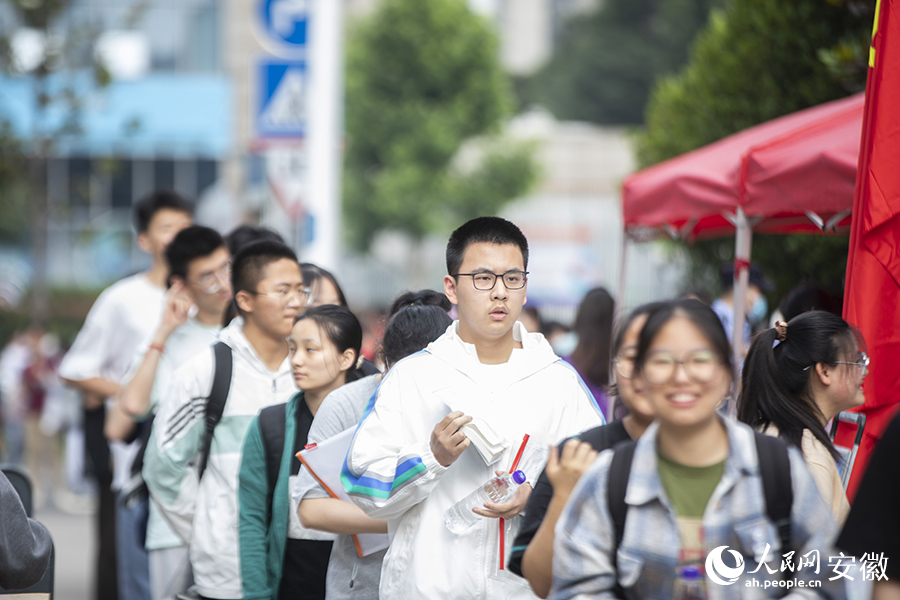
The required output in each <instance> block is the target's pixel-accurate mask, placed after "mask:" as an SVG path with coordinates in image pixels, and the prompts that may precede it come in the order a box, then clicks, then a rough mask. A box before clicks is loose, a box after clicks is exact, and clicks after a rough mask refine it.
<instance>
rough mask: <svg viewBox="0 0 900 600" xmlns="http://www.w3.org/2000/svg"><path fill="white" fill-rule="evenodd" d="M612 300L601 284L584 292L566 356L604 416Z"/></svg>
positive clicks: (606, 401)
mask: <svg viewBox="0 0 900 600" xmlns="http://www.w3.org/2000/svg"><path fill="white" fill-rule="evenodd" d="M614 312H615V300H613V297H612V296H611V295H610V294H609V292H607V291H606V290H605V289H603V288H594V289H592V290H591V291H589V292H588V293H587V294H585V296H584V298H583V299H582V300H581V304H579V306H578V312H577V313H576V314H575V324H574V325H573V326H572V330H573V331H574V333H575V335H577V336H578V344H577V345H576V346H575V349H574V350H573V351H572V354H571V355H569V356H567V357H566V358H565V360H566V361H567V362H568V363H569V364H571V365H572V366H573V367H575V370H576V371H578V374H579V375H581V379H582V380H583V381H584V383H585V384H586V385H587V387H588V389H589V390H590V391H591V394H593V395H594V399H596V400H597V405H598V406H599V407H600V410H601V411H602V412H603V414H604V416H607V417H608V416H609V406H608V404H609V400H608V399H607V397H606V386H607V385H609V366H610V364H611V363H610V345H611V344H612V325H613V313H614Z"/></svg>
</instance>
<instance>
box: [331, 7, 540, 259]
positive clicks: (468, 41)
mask: <svg viewBox="0 0 900 600" xmlns="http://www.w3.org/2000/svg"><path fill="white" fill-rule="evenodd" d="M346 94H347V103H346V104H347V108H346V129H347V143H348V144H347V152H346V156H345V172H344V215H345V224H346V225H347V231H348V234H349V236H350V239H351V241H352V242H353V243H355V244H356V245H357V246H359V247H363V248H364V247H366V246H368V244H369V242H371V239H372V237H373V236H374V234H375V233H376V232H377V231H379V230H381V229H399V230H403V231H405V232H407V233H409V234H411V235H413V236H414V237H416V238H419V237H421V236H423V235H424V234H426V233H428V232H431V231H435V230H440V229H442V228H444V227H445V226H446V223H447V222H448V221H451V222H455V221H459V220H462V219H466V218H470V217H472V216H476V215H478V214H487V213H493V212H496V210H497V209H498V208H499V207H500V206H501V205H502V204H503V203H505V202H507V201H508V200H511V199H512V198H515V197H516V196H519V195H521V194H522V193H524V192H525V191H526V190H527V188H528V187H529V186H530V184H531V183H532V181H533V179H534V166H533V163H532V158H531V152H530V151H529V149H528V147H527V146H521V145H514V144H512V143H511V142H505V141H503V140H499V139H497V138H496V136H497V133H498V131H499V127H500V125H501V123H502V121H503V119H504V118H505V117H507V116H508V115H509V114H510V111H511V107H512V95H511V91H510V83H509V81H508V79H507V77H506V75H505V74H504V73H503V71H502V70H501V68H500V65H499V63H498V60H497V40H496V37H495V34H494V32H493V30H492V28H491V27H490V25H489V24H488V23H487V22H485V21H484V20H483V19H482V18H480V17H478V16H476V15H474V14H473V13H471V12H470V11H469V9H468V7H467V5H466V3H465V2H464V0H429V1H428V2H422V1H421V0H386V1H385V2H384V3H383V4H382V6H381V7H380V8H379V10H378V11H377V12H376V13H375V14H373V15H372V16H371V17H370V18H369V19H368V20H366V21H365V22H363V23H361V24H360V25H359V26H358V28H357V29H356V30H355V31H354V32H353V34H352V35H351V37H350V40H349V44H348V48H347V83H346ZM476 136H484V137H486V138H491V141H490V142H488V143H485V144H483V147H484V148H485V150H484V152H483V155H482V156H481V160H479V161H478V164H476V165H474V166H472V167H470V168H463V167H461V166H460V165H459V164H458V161H455V160H454V159H455V157H456V156H457V154H458V151H459V149H460V148H461V146H462V145H463V142H465V141H466V140H468V139H470V138H473V137H476Z"/></svg>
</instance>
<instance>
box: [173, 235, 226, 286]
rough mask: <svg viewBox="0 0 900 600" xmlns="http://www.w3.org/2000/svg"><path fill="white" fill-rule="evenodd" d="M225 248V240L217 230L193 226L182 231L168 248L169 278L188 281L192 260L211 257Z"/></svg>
mask: <svg viewBox="0 0 900 600" xmlns="http://www.w3.org/2000/svg"><path fill="white" fill-rule="evenodd" d="M224 246H225V240H224V239H223V238H222V236H221V235H219V232H218V231H216V230H215V229H210V228H209V227H203V226H202V225H191V226H190V227H188V228H186V229H182V230H181V231H179V232H178V234H177V235H176V236H175V237H174V238H173V239H172V241H171V242H170V243H169V245H168V246H166V251H165V252H166V262H167V263H168V264H169V278H170V279H171V278H172V277H181V278H182V279H187V272H188V267H189V266H190V263H191V261H192V260H195V259H197V258H203V257H204V256H209V255H210V254H212V253H213V252H215V251H216V250H218V249H219V248H223V247H224Z"/></svg>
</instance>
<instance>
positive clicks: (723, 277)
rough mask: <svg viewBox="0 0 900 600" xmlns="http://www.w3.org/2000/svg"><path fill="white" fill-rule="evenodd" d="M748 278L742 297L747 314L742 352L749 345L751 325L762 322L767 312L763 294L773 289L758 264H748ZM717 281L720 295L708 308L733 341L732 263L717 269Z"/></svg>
mask: <svg viewBox="0 0 900 600" xmlns="http://www.w3.org/2000/svg"><path fill="white" fill-rule="evenodd" d="M749 271H750V280H749V282H748V284H747V296H746V298H745V299H744V306H745V307H746V311H747V315H746V317H747V318H746V321H745V322H744V345H743V347H744V352H746V349H747V348H749V347H750V336H751V327H752V326H753V325H754V324H756V323H764V322H765V319H766V316H768V314H769V302H768V300H766V296H765V294H766V293H768V292H771V291H773V290H774V289H775V286H774V285H772V282H771V281H769V280H768V279H767V278H766V277H765V275H763V272H762V270H761V269H760V268H759V265H756V264H751V265H750V269H749ZM719 281H720V282H721V284H722V295H721V296H719V297H718V298H717V299H716V300H715V301H713V303H712V304H711V305H710V308H711V309H712V310H713V312H714V313H716V315H717V316H718V317H719V320H720V321H722V327H724V328H725V334H726V335H727V336H728V341H729V342H730V343H732V344H733V343H734V340H733V339H731V338H732V335H733V333H732V332H733V331H734V264H733V263H726V264H724V265H722V268H721V269H720V270H719Z"/></svg>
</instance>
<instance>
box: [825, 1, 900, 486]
mask: <svg viewBox="0 0 900 600" xmlns="http://www.w3.org/2000/svg"><path fill="white" fill-rule="evenodd" d="M898 99H900V0H879V1H878V4H877V5H876V9H875V26H874V30H873V35H872V47H871V49H870V53H869V73H868V79H867V82H866V105H865V117H864V118H865V120H864V122H863V132H862V142H861V145H860V149H859V150H860V151H859V168H858V171H857V179H856V192H855V195H854V199H853V223H852V226H851V231H850V254H849V258H848V261H847V284H846V289H845V292H844V319H846V320H847V321H848V322H849V323H851V324H853V325H856V326H857V327H859V329H860V331H861V332H862V334H863V337H864V338H865V340H866V346H867V347H868V353H869V356H870V357H871V364H870V369H869V375H868V377H866V381H865V384H864V390H865V395H866V403H865V405H863V407H862V408H861V409H860V410H861V411H862V412H864V413H865V414H866V429H865V436H864V438H863V440H862V443H861V444H860V448H859V453H858V454H857V458H856V464H855V465H854V467H853V475H852V478H851V480H850V487H849V489H848V493H849V495H850V497H851V498H852V497H853V496H854V495H855V494H856V488H857V486H858V485H859V481H860V479H861V477H862V474H863V472H864V471H865V467H866V464H867V463H868V459H869V455H870V453H871V451H872V449H873V448H874V447H875V443H876V442H877V441H878V439H879V438H880V437H881V433H882V431H884V428H885V427H886V426H887V424H888V422H889V421H890V420H891V416H892V415H893V413H894V412H895V410H896V409H897V407H898V403H900V364H898V362H900V110H898ZM845 428H846V425H845V424H843V423H842V424H841V433H840V434H839V435H840V436H841V438H839V441H841V442H843V444H846V443H847V442H846V440H847V438H848V437H849V435H848V434H849V433H850V432H847V431H845Z"/></svg>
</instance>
